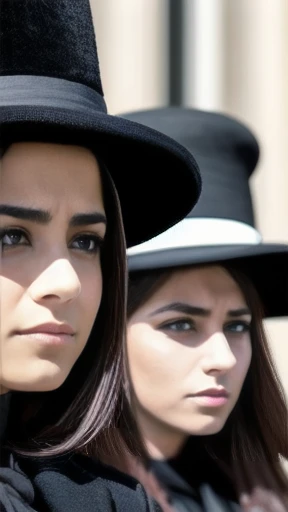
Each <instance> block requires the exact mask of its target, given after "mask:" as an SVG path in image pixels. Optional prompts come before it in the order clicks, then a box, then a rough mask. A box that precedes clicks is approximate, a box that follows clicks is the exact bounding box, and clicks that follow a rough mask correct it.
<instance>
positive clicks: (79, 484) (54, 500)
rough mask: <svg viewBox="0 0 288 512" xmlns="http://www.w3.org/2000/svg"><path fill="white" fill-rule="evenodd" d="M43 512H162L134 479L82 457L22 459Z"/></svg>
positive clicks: (37, 504)
mask: <svg viewBox="0 0 288 512" xmlns="http://www.w3.org/2000/svg"><path fill="white" fill-rule="evenodd" d="M20 466H21V468H22V470H24V471H25V473H27V474H29V478H31V481H32V483H33V484H34V489H35V507H36V510H39V511H41V512H48V511H49V512H50V511H53V512H67V511H69V512H81V511H84V512H90V511H91V512H96V511H99V512H126V511H127V512H130V511H131V512H132V511H135V512H136V511H137V512H160V508H159V507H158V505H156V504H154V503H153V502H152V501H151V500H150V499H149V498H148V496H147V495H146V493H145V492H144V490H143V488H142V486H141V485H140V484H139V483H138V482H137V481H136V480H134V479H133V478H131V477H128V476H127V475H124V474H123V473H121V472H119V471H117V470H116V469H114V468H112V467H110V466H105V465H103V464H101V463H99V462H97V461H93V460H91V459H90V458H88V457H85V456H83V455H79V454H78V455H72V456H71V455H70V456H62V457H54V458H48V459H40V460H39V459H36V458H34V459H32V458H29V459H24V458H23V459H21V461H20Z"/></svg>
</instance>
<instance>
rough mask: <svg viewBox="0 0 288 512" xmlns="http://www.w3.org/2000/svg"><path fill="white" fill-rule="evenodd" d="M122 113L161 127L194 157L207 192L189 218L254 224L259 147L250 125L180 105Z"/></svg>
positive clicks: (152, 126)
mask: <svg viewBox="0 0 288 512" xmlns="http://www.w3.org/2000/svg"><path fill="white" fill-rule="evenodd" d="M123 117H125V118H127V119H130V120H133V121H138V122H139V123H143V124H145V125H147V126H150V127H151V128H155V129H156V130H159V131H161V132H162V133H164V134H165V135H168V136H169V137H171V138H173V139H175V140H176V141H177V142H179V143H180V144H182V145H183V146H185V147H186V148H187V149H188V150H189V151H190V152H191V153H192V154H193V156H194V157H195V159H196V161H197V163H198V165H199V168H200V173H201V177H202V192H201V196H200V199H199V201H198V203H197V204H196V206H195V208H194V209H193V210H192V211H191V212H190V213H189V215H188V217H193V218H219V219H229V220H234V221H237V222H242V223H245V224H249V225H250V226H254V225H255V221H254V212H253V205H252V198H251V191H250V187H249V178H250V176H251V174H252V173H253V172H254V170H255V167H256V165H257V162H258V158H259V146H258V143H257V140H256V139H255V137H254V135H253V134H252V133H251V131H250V130H249V129H248V128H247V127H246V126H244V125H243V124H242V123H240V122H238V121H237V120H235V119H233V118H232V117H230V116H227V115H223V114H220V113H216V112H207V111H201V110H196V109H190V108H181V107H168V108H167V107H166V108H159V109H152V110H146V111H140V112H132V113H129V114H124V115H123Z"/></svg>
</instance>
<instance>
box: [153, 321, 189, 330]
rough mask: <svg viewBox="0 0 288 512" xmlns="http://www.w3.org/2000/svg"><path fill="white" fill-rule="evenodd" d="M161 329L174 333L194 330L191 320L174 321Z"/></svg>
mask: <svg viewBox="0 0 288 512" xmlns="http://www.w3.org/2000/svg"><path fill="white" fill-rule="evenodd" d="M161 329H164V330H167V331H168V330H169V331H174V332H181V331H191V330H194V324H193V322H191V320H176V321H173V322H169V323H166V324H164V325H162V326H161Z"/></svg>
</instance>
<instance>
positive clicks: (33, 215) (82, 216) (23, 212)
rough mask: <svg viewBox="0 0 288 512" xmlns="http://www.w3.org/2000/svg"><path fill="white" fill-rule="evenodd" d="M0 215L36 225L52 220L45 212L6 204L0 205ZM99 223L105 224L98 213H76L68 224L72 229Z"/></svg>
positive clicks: (103, 218)
mask: <svg viewBox="0 0 288 512" xmlns="http://www.w3.org/2000/svg"><path fill="white" fill-rule="evenodd" d="M0 215H7V216H9V217H14V218H16V219H21V220H28V221H30V222H36V223H37V224H48V223H49V222H50V221H51V220H52V215H51V213H50V212H49V211H47V210H41V209H36V208H27V207H24V206H12V205H7V204H2V205H0ZM99 223H103V224H106V223H107V220H106V217H105V215H104V214H103V213H100V212H89V213H76V214H75V215H73V217H72V218H71V219H70V222H69V224H70V226H73V227H75V226H87V225H89V224H99Z"/></svg>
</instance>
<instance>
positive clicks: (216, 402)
mask: <svg viewBox="0 0 288 512" xmlns="http://www.w3.org/2000/svg"><path fill="white" fill-rule="evenodd" d="M188 398H190V399H193V401H195V402H197V403H198V404H199V405H202V406H206V407H220V406H223V405H225V404H227V402H228V400H229V393H228V392H227V391H226V389H216V388H215V389H206V390H204V391H200V392H198V393H195V394H193V395H188Z"/></svg>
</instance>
